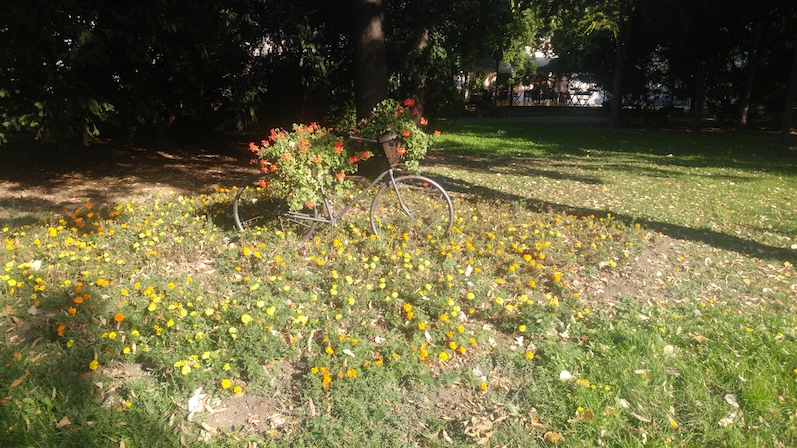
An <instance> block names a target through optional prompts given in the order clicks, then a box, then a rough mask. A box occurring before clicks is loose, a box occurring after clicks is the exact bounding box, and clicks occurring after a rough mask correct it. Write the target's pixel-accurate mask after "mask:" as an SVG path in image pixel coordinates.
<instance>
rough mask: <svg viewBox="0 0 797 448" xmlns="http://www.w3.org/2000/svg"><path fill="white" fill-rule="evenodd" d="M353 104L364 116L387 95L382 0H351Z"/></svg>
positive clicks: (361, 116) (358, 112)
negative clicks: (352, 19)
mask: <svg viewBox="0 0 797 448" xmlns="http://www.w3.org/2000/svg"><path fill="white" fill-rule="evenodd" d="M353 14H354V33H353V35H354V103H355V106H356V107H357V118H365V117H368V116H369V115H370V114H371V110H372V109H373V108H374V106H375V105H377V104H378V103H379V102H380V101H382V100H384V99H385V98H387V55H386V51H385V33H384V30H383V29H382V23H383V21H384V10H383V7H382V0H354V11H353Z"/></svg>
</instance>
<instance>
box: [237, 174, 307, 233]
mask: <svg viewBox="0 0 797 448" xmlns="http://www.w3.org/2000/svg"><path fill="white" fill-rule="evenodd" d="M265 179H266V175H265V174H256V175H254V176H252V177H250V178H249V179H247V180H246V182H244V184H243V185H241V186H240V187H238V191H237V192H236V193H235V200H234V201H233V205H232V216H233V219H235V227H237V228H238V230H240V231H241V232H245V231H247V230H249V229H254V228H257V229H261V230H277V231H280V232H282V233H283V234H284V235H285V236H286V237H287V236H289V235H293V236H295V237H296V238H299V239H301V240H302V242H307V241H308V240H309V239H310V236H311V235H312V234H313V231H314V230H315V228H316V226H318V222H317V221H312V220H310V219H301V218H296V217H294V216H291V215H290V214H289V212H290V209H289V208H288V200H287V196H286V195H283V194H280V192H278V191H275V190H274V189H271V188H263V187H261V186H260V181H261V180H265ZM301 212H302V213H304V214H306V215H308V216H310V217H313V218H317V217H318V210H317V208H316V207H315V206H313V207H310V208H308V207H305V209H304V210H302V211H301Z"/></svg>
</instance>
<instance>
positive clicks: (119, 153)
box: [0, 141, 255, 225]
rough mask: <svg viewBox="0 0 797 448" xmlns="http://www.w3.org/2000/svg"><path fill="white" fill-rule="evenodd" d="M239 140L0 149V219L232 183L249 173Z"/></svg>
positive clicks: (25, 220)
mask: <svg viewBox="0 0 797 448" xmlns="http://www.w3.org/2000/svg"><path fill="white" fill-rule="evenodd" d="M248 157H249V156H248V155H247V153H246V150H245V145H244V144H243V143H242V142H236V141H210V142H207V143H203V144H195V145H191V146H187V147H165V148H141V147H133V146H125V145H119V144H113V143H108V144H97V145H93V146H89V147H81V148H69V149H63V150H58V151H55V150H52V149H47V148H36V149H30V148H16V147H14V148H11V147H3V148H2V151H0V158H2V160H3V163H2V164H0V222H5V221H6V220H11V224H23V225H24V224H29V223H31V222H35V221H36V220H37V219H38V218H39V217H41V214H47V213H53V212H56V213H57V212H59V211H60V210H61V209H64V208H66V209H71V208H74V207H77V206H80V205H83V204H85V203H87V202H92V203H94V204H118V203H123V202H126V201H129V200H130V199H131V198H133V199H138V198H142V197H146V196H151V195H152V194H153V193H159V192H167V191H179V192H192V191H201V190H205V189H208V188H209V187H211V186H213V185H220V186H224V187H228V186H232V185H235V184H237V183H238V182H240V180H241V179H243V178H245V177H246V175H247V174H249V173H253V172H255V171H254V170H253V169H252V168H251V167H250V166H249V165H248Z"/></svg>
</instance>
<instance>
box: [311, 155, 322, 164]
mask: <svg viewBox="0 0 797 448" xmlns="http://www.w3.org/2000/svg"><path fill="white" fill-rule="evenodd" d="M321 160H322V159H321V156H315V157H313V163H321Z"/></svg>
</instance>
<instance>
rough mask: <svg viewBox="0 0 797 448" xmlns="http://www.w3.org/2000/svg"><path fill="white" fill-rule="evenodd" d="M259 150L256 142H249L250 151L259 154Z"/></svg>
mask: <svg viewBox="0 0 797 448" xmlns="http://www.w3.org/2000/svg"><path fill="white" fill-rule="evenodd" d="M257 149H258V148H257V145H256V144H255V142H249V150H250V151H252V152H257Z"/></svg>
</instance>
